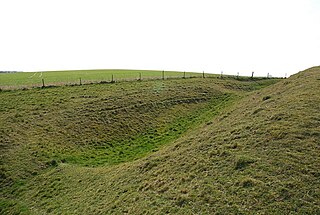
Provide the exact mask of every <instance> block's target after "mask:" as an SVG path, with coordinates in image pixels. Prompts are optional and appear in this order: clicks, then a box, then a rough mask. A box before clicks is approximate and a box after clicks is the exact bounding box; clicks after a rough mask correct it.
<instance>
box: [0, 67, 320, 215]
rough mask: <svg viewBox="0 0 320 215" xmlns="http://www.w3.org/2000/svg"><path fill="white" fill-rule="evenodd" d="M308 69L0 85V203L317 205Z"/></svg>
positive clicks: (311, 73) (198, 210) (318, 162)
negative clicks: (280, 76) (258, 76)
mask: <svg viewBox="0 0 320 215" xmlns="http://www.w3.org/2000/svg"><path fill="white" fill-rule="evenodd" d="M319 79H320V67H314V68H311V69H309V70H306V71H303V72H300V73H298V74H296V75H294V76H293V77H290V78H289V79H284V80H281V81H279V82H278V83H275V82H277V81H276V80H268V79H264V80H258V81H257V80H242V81H240V80H232V79H228V80H221V79H217V78H214V79H209V78H208V79H181V80H170V81H169V80H168V81H147V82H134V83H119V84H107V85H103V84H102V85H101V84H100V85H87V86H75V87H70V86H69V87H58V88H49V89H31V90H25V91H23V90H16V91H3V92H1V93H0V96H1V100H0V101H1V106H0V108H1V109H0V110H1V127H0V131H1V133H0V135H1V156H2V157H1V165H2V167H1V179H2V181H1V188H2V189H1V209H2V211H1V212H2V213H7V214H16V213H22V214H109V213H116V214H124V213H128V214H146V213H147V214H148V213H151V214H152V213H157V214H164V213H172V214H257V213H260V214H290V213H292V214H294V213H298V214H319V213H320V186H319V184H320V171H319V170H320V156H319V154H320V145H319V143H320V111H319V106H320V82H319ZM272 83H275V84H273V85H271V86H269V87H266V88H264V89H260V88H263V87H265V86H267V85H270V84H272ZM258 89H259V90H258ZM253 90H255V91H253ZM251 91H253V92H251Z"/></svg>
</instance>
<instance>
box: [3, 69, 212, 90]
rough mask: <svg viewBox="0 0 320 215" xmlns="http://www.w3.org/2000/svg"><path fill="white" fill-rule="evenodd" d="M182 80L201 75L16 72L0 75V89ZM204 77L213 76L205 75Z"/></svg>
mask: <svg viewBox="0 0 320 215" xmlns="http://www.w3.org/2000/svg"><path fill="white" fill-rule="evenodd" d="M163 74H164V77H165V78H166V79H167V78H182V77H186V78H189V77H202V73H195V72H186V73H184V72H176V71H164V73H163V71H157V70H68V71H44V72H41V71H40V72H16V73H0V88H3V89H13V88H23V87H39V86H42V80H44V82H45V85H47V86H48V85H54V86H57V85H66V84H67V85H73V84H80V78H81V82H82V84H85V83H96V82H111V81H112V76H113V81H130V80H138V79H140V78H141V79H142V80H143V79H144V80H146V79H162V78H163ZM206 76H210V77H212V76H215V75H213V74H206Z"/></svg>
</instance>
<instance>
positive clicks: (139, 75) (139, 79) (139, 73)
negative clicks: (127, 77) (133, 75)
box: [139, 72, 142, 81]
mask: <svg viewBox="0 0 320 215" xmlns="http://www.w3.org/2000/svg"><path fill="white" fill-rule="evenodd" d="M141 80H142V79H141V72H140V73H139V81H141Z"/></svg>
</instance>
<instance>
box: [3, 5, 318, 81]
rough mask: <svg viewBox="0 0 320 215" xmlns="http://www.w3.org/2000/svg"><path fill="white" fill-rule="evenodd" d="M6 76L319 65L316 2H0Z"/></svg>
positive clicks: (246, 71)
mask: <svg viewBox="0 0 320 215" xmlns="http://www.w3.org/2000/svg"><path fill="white" fill-rule="evenodd" d="M0 30H1V31H0V70H20V71H41V70H64V69H104V68H105V69H109V68H111V69H114V68H124V69H158V70H180V71H199V72H201V71H203V70H204V71H205V72H211V73H220V72H221V71H223V73H225V74H237V72H239V73H240V75H250V74H251V71H254V72H255V74H256V75H262V76H265V75H266V74H267V73H270V74H271V75H273V76H284V75H285V73H287V75H291V74H293V73H296V72H298V71H300V70H304V69H306V68H308V67H311V66H316V65H320V53H319V51H320V0H241V1H240V0H192V1H191V0H0Z"/></svg>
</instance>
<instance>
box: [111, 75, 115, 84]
mask: <svg viewBox="0 0 320 215" xmlns="http://www.w3.org/2000/svg"><path fill="white" fill-rule="evenodd" d="M113 82H114V80H113V74H112V75H111V83H113Z"/></svg>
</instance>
